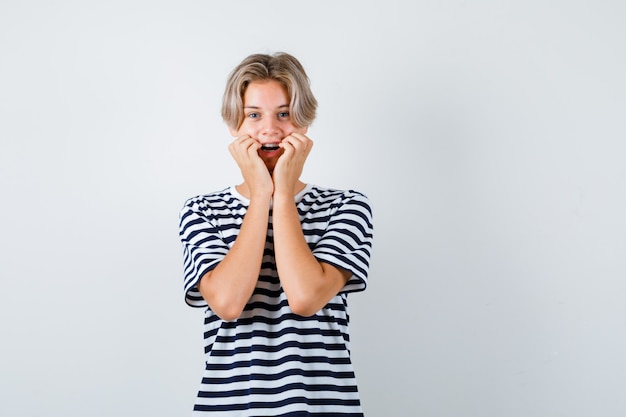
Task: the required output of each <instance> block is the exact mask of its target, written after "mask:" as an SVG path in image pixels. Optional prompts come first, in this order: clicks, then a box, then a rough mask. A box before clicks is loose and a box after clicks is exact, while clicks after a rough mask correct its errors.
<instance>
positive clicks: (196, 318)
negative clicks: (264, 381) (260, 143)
mask: <svg viewBox="0 0 626 417" xmlns="http://www.w3.org/2000/svg"><path fill="white" fill-rule="evenodd" d="M625 15H626V6H625V3H624V2H622V1H618V0H615V1H609V0H597V1H591V0H590V1H576V0H574V1H565V0H562V1H556V0H548V1H536V0H531V1H522V0H519V1H496V0H494V1H487V0H478V1H461V0H459V1H453V0H450V1H435V0H432V1H396V0H386V1H378V2H363V1H315V2H313V1H312V2H299V1H292V2H286V1H281V2H278V1H261V2H259V1H255V2H251V1H231V2H217V1H215V2H213V1H176V2H174V1H169V2H165V1H149V2H148V1H146V2H138V1H99V2H87V1H56V2H52V1H50V2H49V1H6V0H5V1H3V2H2V3H0V139H1V152H0V174H1V176H0V186H1V190H0V191H1V194H0V197H1V198H2V205H1V210H2V211H1V216H0V257H1V258H0V261H1V262H0V278H1V284H2V285H1V288H2V289H1V291H0V320H1V323H0V324H1V327H0V329H1V330H0V331H1V340H2V341H1V343H0V349H1V351H0V414H2V415H3V416H11V417H21V416H37V417H39V416H63V417H73V416H81V417H82V416H90V417H100V416H128V415H136V416H156V417H158V416H163V417H165V416H186V415H189V413H190V410H191V407H192V403H193V399H194V396H195V393H196V390H197V388H198V384H199V382H200V376H201V372H202V368H203V364H202V312H201V310H195V309H191V308H189V307H187V306H186V305H185V304H184V302H183V292H182V279H183V278H182V251H181V248H180V243H179V241H178V235H177V233H178V230H177V226H178V211H179V209H180V208H181V207H182V204H183V202H184V201H185V199H186V198H188V197H191V196H193V195H196V194H200V193H205V192H209V191H214V190H217V189H221V188H224V187H225V186H228V185H231V184H234V183H236V182H238V181H239V180H240V176H239V172H238V171H237V170H236V167H235V164H234V162H232V161H231V159H230V156H229V155H228V152H227V150H226V146H227V144H228V143H229V142H230V140H231V139H230V136H229V135H228V131H227V129H226V126H225V125H224V124H223V122H222V121H221V119H220V117H219V107H220V104H221V94H222V91H223V87H224V83H225V80H226V76H227V74H228V72H229V71H230V70H231V69H232V67H233V66H234V65H236V64H237V63H238V62H239V61H240V60H241V59H242V58H243V57H245V56H246V55H248V54H250V53H253V52H275V51H287V52H290V53H293V54H294V55H296V56H297V57H298V58H299V59H300V60H301V62H302V63H303V65H304V66H305V68H306V69H307V71H308V73H309V76H310V77H311V79H312V87H313V90H314V93H315V94H316V96H317V98H318V100H319V102H320V108H319V114H318V119H317V120H316V122H315V123H314V125H313V126H312V128H311V129H310V130H309V133H310V136H311V138H312V139H313V140H314V141H315V148H314V150H313V152H312V154H311V156H310V160H309V163H308V165H307V167H306V169H305V173H304V176H303V179H304V180H305V181H309V182H313V183H316V184H319V185H324V186H334V187H341V188H356V189H358V190H361V191H363V192H365V193H366V194H367V195H368V196H369V197H370V199H371V200H372V202H373V205H374V214H375V227H376V234H375V247H374V249H375V250H374V257H373V260H372V267H371V274H370V285H369V287H368V290H367V291H366V292H365V293H360V294H355V295H353V296H351V313H352V319H353V321H352V332H353V358H354V362H355V368H356V372H357V378H358V380H359V384H360V388H361V396H362V402H363V407H364V411H365V412H366V415H368V416H370V417H376V416H381V417H383V416H384V417H386V416H428V417H438V416H442V417H443V416H446V417H447V416H450V417H453V416H454V417H456V416H464V417H500V416H507V417H518V416H519V417H528V416H538V417H539V416H545V417H553V416H567V417H573V416H574V417H576V416H581V417H582V416H603V417H609V416H624V415H626V396H625V395H624V389H625V387H626V354H625V352H626V282H625V280H624V279H625V278H626V220H625V217H624V215H625V213H626V163H625V162H624V160H625V157H626V144H625V139H626V117H625V115H626V98H625V97H626V81H625V79H626V77H625V76H624V74H626V57H625V54H626V52H625V51H626V25H625V24H624V22H625V20H624V19H625Z"/></svg>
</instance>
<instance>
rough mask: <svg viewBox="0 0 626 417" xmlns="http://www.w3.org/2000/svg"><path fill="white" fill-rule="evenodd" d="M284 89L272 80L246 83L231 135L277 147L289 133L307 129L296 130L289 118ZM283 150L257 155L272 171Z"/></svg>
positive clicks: (262, 150)
mask: <svg viewBox="0 0 626 417" xmlns="http://www.w3.org/2000/svg"><path fill="white" fill-rule="evenodd" d="M289 101H290V99H289V95H288V94H287V89H286V88H285V86H283V85H282V84H281V83H280V82H278V81H276V80H263V81H254V82H251V83H250V84H248V87H247V88H246V91H245V93H244V96H243V111H244V119H243V123H242V124H241V126H239V129H238V130H234V129H231V130H230V133H231V134H232V135H233V136H243V135H248V136H250V137H251V138H253V139H256V140H257V141H258V142H259V143H260V144H261V145H278V144H279V143H280V142H281V141H282V140H283V139H284V138H285V137H287V136H289V135H291V134H292V133H302V134H304V133H306V131H307V128H298V127H296V126H295V125H294V124H293V123H292V121H291V117H290V116H289ZM282 153H283V149H282V148H276V149H265V148H261V149H259V156H260V157H261V159H263V162H265V165H266V166H267V168H268V169H269V170H270V172H272V171H273V170H274V166H275V165H276V161H277V160H278V158H279V157H280V155H282Z"/></svg>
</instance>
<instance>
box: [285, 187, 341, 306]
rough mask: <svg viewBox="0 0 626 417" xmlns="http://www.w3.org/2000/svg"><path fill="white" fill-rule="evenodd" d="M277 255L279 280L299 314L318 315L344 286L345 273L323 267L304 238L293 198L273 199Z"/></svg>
mask: <svg viewBox="0 0 626 417" xmlns="http://www.w3.org/2000/svg"><path fill="white" fill-rule="evenodd" d="M273 227H274V252H275V257H276V267H277V270H278V277H279V278H280V281H281V284H282V286H283V289H284V291H285V294H286V296H287V300H288V301H289V305H290V306H291V309H292V310H293V311H294V312H296V313H297V314H300V315H303V316H309V315H312V314H314V313H315V312H317V311H319V310H320V309H321V308H322V307H324V306H325V305H326V304H327V303H328V301H329V300H330V299H331V298H332V297H333V296H335V295H336V294H337V293H338V292H339V291H340V290H341V288H343V286H344V285H345V282H346V280H347V278H348V273H347V272H346V271H342V270H339V269H337V268H335V267H333V266H331V265H328V264H324V263H320V262H319V261H318V260H317V259H316V258H315V256H313V253H312V252H311V250H310V249H309V246H308V244H307V242H306V240H305V238H304V233H303V232H302V226H301V224H300V218H299V216H298V211H297V208H296V206H295V204H294V201H293V195H292V194H289V193H285V194H284V195H280V194H279V195H277V194H275V195H274V205H273Z"/></svg>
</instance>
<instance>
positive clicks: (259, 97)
mask: <svg viewBox="0 0 626 417" xmlns="http://www.w3.org/2000/svg"><path fill="white" fill-rule="evenodd" d="M243 103H244V106H257V107H261V106H270V107H281V106H288V105H289V95H288V94H287V88H286V87H285V86H284V85H283V84H282V83H280V82H279V81H276V80H263V81H253V82H251V83H250V84H248V87H247V88H246V91H245V92H244V95H243Z"/></svg>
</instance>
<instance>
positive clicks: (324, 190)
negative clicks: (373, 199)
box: [301, 185, 371, 212]
mask: <svg viewBox="0 0 626 417" xmlns="http://www.w3.org/2000/svg"><path fill="white" fill-rule="evenodd" d="M301 202H303V203H304V204H316V205H323V206H332V207H341V206H345V205H354V206H360V207H362V208H363V209H365V210H367V211H370V212H371V203H370V200H369V198H368V197H367V196H366V195H365V194H364V193H362V192H360V191H357V190H354V189H347V190H341V189H337V188H329V187H321V186H318V185H312V186H311V188H310V190H309V191H308V192H307V193H306V194H305V195H304V196H303V197H302V200H301Z"/></svg>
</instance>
